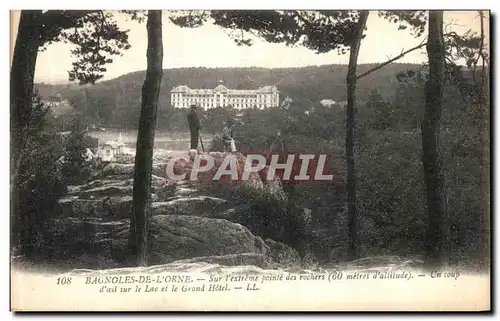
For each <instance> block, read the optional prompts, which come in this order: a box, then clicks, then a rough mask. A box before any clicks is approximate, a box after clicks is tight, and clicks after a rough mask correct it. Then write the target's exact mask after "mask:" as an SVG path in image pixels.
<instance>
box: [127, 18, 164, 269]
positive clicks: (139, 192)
mask: <svg viewBox="0 0 500 321" xmlns="http://www.w3.org/2000/svg"><path fill="white" fill-rule="evenodd" d="M161 14H162V12H161V10H149V11H148V21H147V31H148V49H147V64H148V66H147V71H146V79H145V80H144V85H143V86H142V106H141V115H140V120H139V132H138V135H137V147H136V155H135V169H134V191H133V205H132V210H133V216H132V220H131V223H130V231H131V233H130V237H131V238H130V245H131V246H132V249H133V250H134V251H135V253H136V254H137V264H138V265H139V266H146V265H147V229H148V216H149V208H150V197H151V172H152V167H153V144H154V138H155V128H156V114H157V109H158V97H159V94H160V85H161V79H162V75H163V67H162V62H163V43H162V21H161Z"/></svg>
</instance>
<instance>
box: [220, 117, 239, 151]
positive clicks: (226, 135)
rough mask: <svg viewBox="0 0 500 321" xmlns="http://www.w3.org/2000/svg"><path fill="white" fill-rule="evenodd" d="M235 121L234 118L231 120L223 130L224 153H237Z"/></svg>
mask: <svg viewBox="0 0 500 321" xmlns="http://www.w3.org/2000/svg"><path fill="white" fill-rule="evenodd" d="M235 123H236V122H235V121H234V119H232V118H229V119H228V120H227V121H226V122H225V124H224V127H223V128H222V142H223V143H224V152H225V153H227V152H232V153H234V152H236V145H235V143H234V138H233V134H234V126H235Z"/></svg>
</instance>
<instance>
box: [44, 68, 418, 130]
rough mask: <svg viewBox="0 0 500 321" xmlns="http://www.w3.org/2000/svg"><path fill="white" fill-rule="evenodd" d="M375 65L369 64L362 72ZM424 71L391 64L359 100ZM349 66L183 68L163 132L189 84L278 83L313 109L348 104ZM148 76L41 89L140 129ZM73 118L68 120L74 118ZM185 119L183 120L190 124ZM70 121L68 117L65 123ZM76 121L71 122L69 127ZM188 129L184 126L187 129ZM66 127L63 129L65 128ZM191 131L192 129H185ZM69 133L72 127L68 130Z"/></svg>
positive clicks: (168, 79) (170, 80) (166, 89)
mask: <svg viewBox="0 0 500 321" xmlns="http://www.w3.org/2000/svg"><path fill="white" fill-rule="evenodd" d="M374 66H375V64H363V65H360V66H359V71H360V73H362V72H363V71H366V70H369V69H371V68H373V67H374ZM418 68H420V66H419V65H417V64H391V65H390V66H387V67H385V68H382V69H380V70H378V71H377V72H374V73H371V74H369V75H368V76H366V77H363V78H362V79H360V80H359V85H358V95H359V98H360V99H361V100H366V99H367V98H368V97H369V95H370V93H371V92H372V91H373V90H374V89H376V90H378V91H379V93H380V94H381V95H382V96H384V97H390V96H392V95H394V94H395V92H396V90H397V79H396V75H398V74H399V73H401V72H403V71H406V70H415V69H418ZM346 70H347V66H345V65H325V66H311V67H302V68H275V69H267V68H180V69H168V70H165V71H164V76H163V81H162V83H161V91H160V98H159V106H158V107H159V109H158V127H157V128H159V129H175V130H177V128H176V124H177V123H176V120H177V119H176V116H175V114H176V113H175V112H174V111H173V108H172V107H171V105H170V91H171V90H172V89H173V88H174V87H176V86H179V85H182V84H185V85H187V86H189V87H191V88H215V87H216V86H217V84H218V82H219V80H223V81H224V83H225V85H226V86H227V87H229V88H235V89H253V88H255V89H256V88H258V87H260V86H266V85H273V84H275V85H276V86H277V87H278V89H279V90H280V99H281V100H283V99H284V98H286V97H287V96H288V97H290V98H292V99H293V100H295V101H297V102H300V103H301V104H305V105H309V104H311V103H317V102H319V101H320V100H322V99H333V100H334V101H345V100H346V84H345V73H346ZM144 77H145V72H144V71H140V72H133V73H130V74H126V75H123V76H121V77H118V78H116V79H112V80H108V81H103V82H101V83H97V84H96V85H93V86H77V85H47V84H36V85H35V86H36V88H37V89H38V91H39V94H40V96H41V97H42V98H44V99H48V98H49V97H51V96H55V95H56V94H57V93H61V94H62V96H63V97H64V98H65V99H68V100H69V102H70V103H71V105H73V106H74V108H75V109H76V111H78V112H79V113H83V114H84V115H85V118H86V120H87V121H88V122H89V123H91V124H95V125H99V126H103V127H115V128H126V129H134V128H136V127H137V124H138V119H139V118H138V117H139V111H140V106H141V86H142V82H143V81H144ZM73 115H74V114H68V115H66V117H73ZM184 118H185V117H181V119H180V121H184ZM63 120H64V117H63V118H62V120H61V122H62V121H63ZM69 123H70V122H66V126H67V124H69ZM182 125H183V126H184V124H182ZM61 126H62V125H61ZM182 128H183V129H185V128H186V127H182ZM64 129H67V128H64Z"/></svg>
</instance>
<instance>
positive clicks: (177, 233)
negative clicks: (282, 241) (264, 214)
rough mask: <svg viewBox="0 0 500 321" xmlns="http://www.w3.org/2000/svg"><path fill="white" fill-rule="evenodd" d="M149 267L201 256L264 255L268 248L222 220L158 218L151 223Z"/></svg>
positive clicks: (178, 217) (182, 217) (188, 217)
mask: <svg viewBox="0 0 500 321" xmlns="http://www.w3.org/2000/svg"><path fill="white" fill-rule="evenodd" d="M149 234H150V238H151V241H150V252H149V256H148V261H149V264H152V265H155V264H165V263H170V262H173V261H177V260H183V259H189V258H194V257H201V256H223V255H227V254H241V253H256V254H266V252H267V249H268V247H267V245H266V244H265V243H264V241H263V240H262V239H261V238H260V237H256V236H255V235H253V234H252V233H251V232H250V231H249V230H248V229H247V228H246V227H244V226H242V225H240V224H236V223H232V222H229V221H227V220H222V219H210V218H204V217H197V216H183V215H157V216H153V217H152V218H151V223H150V232H149Z"/></svg>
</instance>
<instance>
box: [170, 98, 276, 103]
mask: <svg viewBox="0 0 500 321" xmlns="http://www.w3.org/2000/svg"><path fill="white" fill-rule="evenodd" d="M272 98H273V99H271V97H267V98H266V99H231V98H229V99H227V98H221V99H213V98H173V99H172V102H173V103H176V102H179V103H180V102H184V101H189V102H196V103H204V102H207V103H211V102H223V103H243V102H253V103H255V102H256V103H265V102H271V101H277V100H278V97H272Z"/></svg>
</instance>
